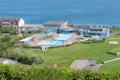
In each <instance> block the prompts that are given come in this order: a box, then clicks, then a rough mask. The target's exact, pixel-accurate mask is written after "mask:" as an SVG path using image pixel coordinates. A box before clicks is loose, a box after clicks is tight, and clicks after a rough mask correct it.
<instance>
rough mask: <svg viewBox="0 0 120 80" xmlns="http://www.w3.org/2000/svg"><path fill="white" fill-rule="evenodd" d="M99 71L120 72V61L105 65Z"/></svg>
mask: <svg viewBox="0 0 120 80" xmlns="http://www.w3.org/2000/svg"><path fill="white" fill-rule="evenodd" d="M99 71H111V72H114V71H115V72H117V71H120V61H114V62H110V63H107V64H104V65H103V66H102V67H101V68H100V69H99Z"/></svg>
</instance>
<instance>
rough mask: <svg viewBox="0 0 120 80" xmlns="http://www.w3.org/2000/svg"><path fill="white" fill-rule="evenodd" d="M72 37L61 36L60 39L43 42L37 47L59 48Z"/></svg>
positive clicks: (69, 35) (70, 35)
mask: <svg viewBox="0 0 120 80" xmlns="http://www.w3.org/2000/svg"><path fill="white" fill-rule="evenodd" d="M71 37H72V34H59V35H58V37H57V38H56V39H54V40H52V41H48V40H46V41H42V42H40V43H38V44H36V46H59V45H62V44H63V43H64V41H66V40H68V39H69V38H71Z"/></svg>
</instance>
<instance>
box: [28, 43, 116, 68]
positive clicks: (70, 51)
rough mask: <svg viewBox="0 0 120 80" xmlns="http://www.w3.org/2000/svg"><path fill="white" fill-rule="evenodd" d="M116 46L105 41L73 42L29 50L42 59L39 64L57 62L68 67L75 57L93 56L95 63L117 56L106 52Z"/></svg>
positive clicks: (85, 57) (48, 64) (44, 64)
mask: <svg viewBox="0 0 120 80" xmlns="http://www.w3.org/2000/svg"><path fill="white" fill-rule="evenodd" d="M117 47H118V45H109V44H108V43H107V42H106V43H105V44H104V43H97V44H73V45H70V46H68V47H60V48H53V49H48V51H46V52H42V51H41V50H31V52H33V53H36V54H40V55H41V57H42V58H43V59H44V63H43V64H41V65H40V66H46V67H47V66H50V65H52V64H54V63H57V64H59V65H60V66H61V67H66V68H68V67H69V66H70V64H71V63H72V62H73V61H74V60H75V59H88V58H94V59H96V60H97V63H100V62H101V61H104V60H108V59H112V58H115V57H118V56H114V55H110V54H106V52H107V51H109V50H111V49H115V48H116V49H118V48H117ZM26 51H28V50H26ZM29 51H30V50H29Z"/></svg>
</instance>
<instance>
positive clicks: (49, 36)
mask: <svg viewBox="0 0 120 80" xmlns="http://www.w3.org/2000/svg"><path fill="white" fill-rule="evenodd" d="M51 38H53V36H52V35H47V36H44V37H42V38H41V39H40V40H46V39H51Z"/></svg>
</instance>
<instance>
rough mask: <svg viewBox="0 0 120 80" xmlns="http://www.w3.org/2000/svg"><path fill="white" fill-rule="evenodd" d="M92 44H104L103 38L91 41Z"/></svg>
mask: <svg viewBox="0 0 120 80" xmlns="http://www.w3.org/2000/svg"><path fill="white" fill-rule="evenodd" d="M91 41H92V43H104V42H105V38H103V39H102V40H91Z"/></svg>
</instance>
